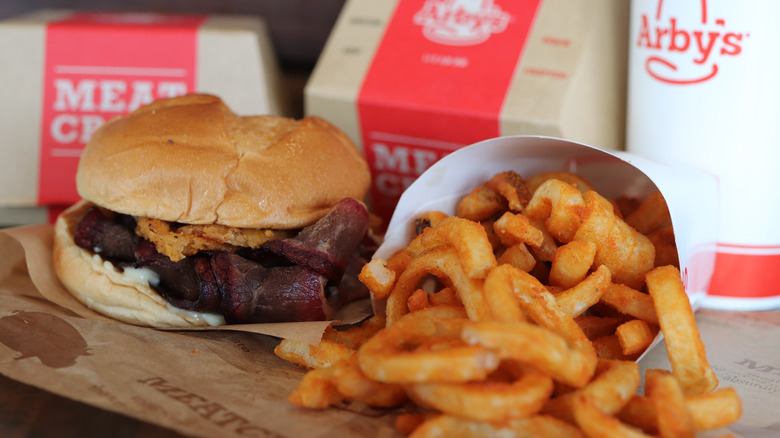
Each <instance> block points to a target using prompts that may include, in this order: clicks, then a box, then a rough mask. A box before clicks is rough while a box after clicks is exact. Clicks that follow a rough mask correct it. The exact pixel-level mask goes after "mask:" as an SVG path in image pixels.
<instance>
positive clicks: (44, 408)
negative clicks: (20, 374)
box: [0, 376, 183, 438]
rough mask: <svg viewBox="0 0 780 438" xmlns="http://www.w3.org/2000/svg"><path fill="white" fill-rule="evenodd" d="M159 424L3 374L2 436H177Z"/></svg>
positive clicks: (0, 392) (0, 391) (0, 388)
mask: <svg viewBox="0 0 780 438" xmlns="http://www.w3.org/2000/svg"><path fill="white" fill-rule="evenodd" d="M182 436H183V435H181V434H179V433H176V432H174V431H171V430H169V429H165V428H162V427H159V426H155V425H151V424H148V423H144V422H141V421H138V420H136V419H133V418H130V417H126V416H124V415H119V414H116V413H113V412H109V411H105V410H102V409H98V408H95V407H92V406H90V405H87V404H84V403H80V402H77V401H73V400H70V399H68V398H65V397H60V396H58V395H56V394H52V393H50V392H47V391H44V390H42V389H38V388H36V387H34V386H29V385H26V384H24V383H21V382H17V381H15V380H12V379H9V378H7V377H5V376H0V437H3V438H71V437H73V438H76V437H78V438H86V437H110V438H140V437H143V438H178V437H182Z"/></svg>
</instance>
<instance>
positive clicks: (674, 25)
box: [634, 0, 750, 85]
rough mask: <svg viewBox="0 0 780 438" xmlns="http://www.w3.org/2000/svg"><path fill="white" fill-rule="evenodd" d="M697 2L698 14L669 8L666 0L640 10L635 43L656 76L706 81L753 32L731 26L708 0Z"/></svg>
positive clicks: (674, 81) (668, 79)
mask: <svg viewBox="0 0 780 438" xmlns="http://www.w3.org/2000/svg"><path fill="white" fill-rule="evenodd" d="M698 3H699V7H697V8H696V9H698V12H699V14H696V15H692V14H687V15H683V16H680V15H678V14H676V13H674V12H669V8H666V9H665V8H664V0H658V3H657V4H656V7H655V11H653V12H652V13H642V14H641V22H640V25H639V30H638V35H636V36H635V38H636V39H635V43H634V44H636V46H637V48H640V49H644V50H643V53H646V54H647V57H646V58H645V61H644V66H645V70H646V72H647V74H648V75H650V76H651V77H653V78H654V79H656V80H658V81H661V82H664V83H668V84H678V85H686V84H696V83H701V82H705V81H708V80H710V79H712V78H714V77H715V76H716V75H717V74H718V72H719V70H720V68H721V67H720V64H721V62H722V61H723V60H725V59H728V58H734V57H737V56H739V55H740V54H741V53H742V49H743V44H746V43H747V42H748V40H749V38H750V33H749V32H747V31H745V30H739V29H732V28H731V27H730V26H729V24H728V23H727V21H726V19H725V18H722V17H720V16H718V11H717V10H710V7H709V6H710V4H709V3H708V2H707V0H699V1H698ZM671 6H674V5H671Z"/></svg>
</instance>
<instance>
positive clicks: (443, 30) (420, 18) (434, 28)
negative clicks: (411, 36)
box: [414, 0, 511, 46]
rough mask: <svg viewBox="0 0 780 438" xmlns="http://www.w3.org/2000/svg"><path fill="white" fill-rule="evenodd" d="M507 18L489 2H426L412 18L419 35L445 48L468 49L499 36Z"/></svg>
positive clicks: (469, 0) (506, 15)
mask: <svg viewBox="0 0 780 438" xmlns="http://www.w3.org/2000/svg"><path fill="white" fill-rule="evenodd" d="M510 19H511V16H510V15H509V13H507V12H506V11H504V10H502V9H501V7H500V6H499V5H496V4H494V3H493V0H426V2H425V3H424V4H423V7H422V9H421V10H420V11H419V12H417V13H416V14H415V15H414V23H415V24H417V25H420V26H422V28H423V35H425V37H426V38H427V39H429V40H431V41H433V42H435V43H439V44H444V45H448V46H472V45H475V44H479V43H482V42H484V41H486V40H487V39H488V38H490V35H492V34H494V33H499V32H503V31H505V30H506V28H507V26H508V25H509V21H510Z"/></svg>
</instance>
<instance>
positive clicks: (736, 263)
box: [626, 0, 780, 310]
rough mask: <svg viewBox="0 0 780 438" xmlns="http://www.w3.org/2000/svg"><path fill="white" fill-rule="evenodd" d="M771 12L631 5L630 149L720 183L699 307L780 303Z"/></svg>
mask: <svg viewBox="0 0 780 438" xmlns="http://www.w3.org/2000/svg"><path fill="white" fill-rule="evenodd" d="M777 17H780V2H776V1H773V0H746V1H740V2H735V1H727V0H697V1H682V0H681V1H676V2H670V1H663V0H633V1H632V2H631V24H630V30H629V50H630V55H629V83H628V84H629V92H628V118H627V141H626V146H627V150H628V151H629V152H631V153H633V154H636V155H641V156H644V157H647V158H649V159H652V160H655V161H658V162H661V163H674V164H681V165H686V166H690V167H695V168H698V169H701V170H703V171H706V172H710V173H711V174H713V175H714V176H715V177H716V178H717V181H718V191H719V205H720V207H719V210H718V212H717V216H718V224H719V228H718V234H717V238H716V240H715V241H714V242H713V244H714V251H715V254H716V262H715V270H714V273H713V276H712V280H711V284H710V285H709V288H708V291H707V299H706V300H705V301H704V302H703V305H704V306H707V307H714V308H723V309H732V310H762V309H770V308H777V307H780V227H778V222H780V196H777V193H776V190H775V187H776V184H775V183H774V182H773V180H772V178H773V177H774V175H775V174H776V173H777V172H778V169H780V123H778V118H780V81H778V80H777V74H778V71H779V70H780V57H778V56H777V45H778V43H780V27H778V26H777V23H776V21H777ZM699 216H700V217H701V220H702V221H705V220H708V219H709V218H705V217H703V215H699Z"/></svg>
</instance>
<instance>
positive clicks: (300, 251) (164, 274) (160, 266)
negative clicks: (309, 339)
mask: <svg viewBox="0 0 780 438" xmlns="http://www.w3.org/2000/svg"><path fill="white" fill-rule="evenodd" d="M368 222H369V217H368V211H367V210H366V207H365V205H363V203H361V202H359V201H356V200H353V199H345V200H342V201H341V202H339V203H337V204H336V206H335V207H334V208H333V209H332V210H331V212H329V213H328V214H327V215H326V216H325V217H323V218H322V219H320V220H319V221H318V222H317V223H315V224H313V225H311V226H309V227H306V228H304V229H303V230H302V231H301V232H300V233H299V234H298V235H297V236H296V237H294V238H290V239H283V240H275V241H271V242H267V243H265V244H264V245H262V246H261V247H260V248H258V249H256V250H252V251H247V250H246V249H244V250H241V251H239V252H240V254H238V253H227V252H201V253H198V254H196V255H193V256H189V257H186V258H184V259H182V260H180V261H177V262H173V261H171V260H170V259H169V258H168V257H166V256H164V255H162V254H160V253H159V252H157V249H156V248H155V246H154V244H152V243H150V242H148V241H146V240H143V239H142V238H140V237H138V236H137V235H136V234H135V220H134V219H133V218H132V217H130V216H125V215H104V214H103V212H102V211H101V210H99V209H97V208H93V209H90V210H89V211H88V212H87V214H86V215H85V217H84V219H82V221H81V223H79V225H78V228H77V231H76V239H75V240H76V244H77V245H79V246H80V247H82V248H85V249H88V250H90V251H94V252H96V253H99V254H101V256H103V257H105V258H106V259H108V260H112V261H115V262H117V261H118V262H119V263H118V266H120V267H123V266H130V267H136V268H140V267H145V268H148V269H151V270H153V271H154V272H156V273H157V274H158V275H159V277H160V281H159V283H158V284H156V285H153V287H154V289H155V290H156V291H157V292H158V293H159V294H160V295H161V296H162V297H164V298H165V299H166V300H167V301H168V302H170V303H171V304H172V305H174V306H176V307H179V308H182V309H187V310H194V311H200V312H215V313H221V314H223V315H224V316H225V319H226V321H227V322H228V323H249V322H280V321H315V320H325V319H329V318H331V316H332V313H333V310H334V308H333V306H332V305H331V304H334V305H336V307H338V306H340V305H343V304H346V303H348V302H351V301H353V300H355V299H358V298H363V297H366V296H368V291H367V289H366V288H365V287H364V286H363V285H362V284H361V283H360V282H358V281H357V280H356V277H357V272H359V267H360V266H362V263H363V262H364V261H365V259H364V258H363V257H370V253H373V250H374V249H375V246H373V245H372V244H371V242H370V241H369V240H367V239H365V237H366V235H367V230H368V225H369V223H368ZM367 242H368V243H369V244H366V243H367ZM244 256H246V257H244ZM346 270H349V271H350V273H349V274H350V275H349V276H348V277H349V278H348V279H347V280H348V281H342V279H343V277H344V272H345V271H346ZM352 277H355V278H352ZM331 293H332V294H333V295H334V296H331V297H328V296H326V295H328V294H331Z"/></svg>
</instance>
